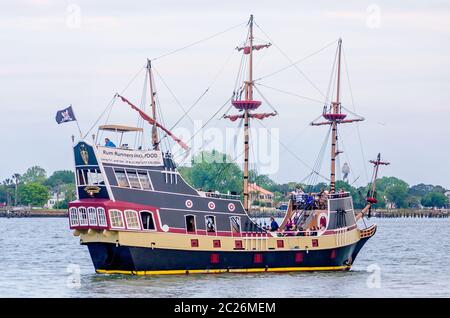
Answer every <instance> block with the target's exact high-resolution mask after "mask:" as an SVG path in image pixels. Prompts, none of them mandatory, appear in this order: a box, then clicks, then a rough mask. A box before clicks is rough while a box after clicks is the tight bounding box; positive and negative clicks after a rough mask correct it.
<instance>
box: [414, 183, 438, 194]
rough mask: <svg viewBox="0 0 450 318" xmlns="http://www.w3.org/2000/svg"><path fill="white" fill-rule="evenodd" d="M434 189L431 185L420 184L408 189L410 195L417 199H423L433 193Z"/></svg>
mask: <svg viewBox="0 0 450 318" xmlns="http://www.w3.org/2000/svg"><path fill="white" fill-rule="evenodd" d="M433 188H434V186H433V185H431V184H424V183H419V184H416V185H413V186H412V187H410V188H409V189H408V194H410V195H412V196H415V197H423V196H424V195H426V194H428V193H430V192H431V191H433Z"/></svg>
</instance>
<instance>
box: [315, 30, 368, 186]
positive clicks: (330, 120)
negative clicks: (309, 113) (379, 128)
mask: <svg viewBox="0 0 450 318" xmlns="http://www.w3.org/2000/svg"><path fill="white" fill-rule="evenodd" d="M341 51H342V39H339V41H338V52H337V54H338V63H337V81H336V83H337V87H336V99H335V101H334V102H331V107H330V109H329V112H328V108H327V107H326V105H325V107H324V111H323V114H322V116H323V117H324V118H325V119H326V121H325V122H312V123H311V125H312V126H322V125H331V169H330V170H331V171H330V193H335V192H336V157H337V156H338V155H339V154H340V153H342V151H339V150H338V148H337V140H338V136H337V127H338V125H339V124H348V123H353V122H357V121H363V120H364V118H362V117H359V116H357V117H359V118H353V119H345V118H346V117H347V115H346V114H344V113H342V107H341Z"/></svg>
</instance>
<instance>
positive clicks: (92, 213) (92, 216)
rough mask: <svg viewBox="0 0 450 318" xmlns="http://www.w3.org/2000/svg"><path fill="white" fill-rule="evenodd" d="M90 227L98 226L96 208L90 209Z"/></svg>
mask: <svg viewBox="0 0 450 318" xmlns="http://www.w3.org/2000/svg"><path fill="white" fill-rule="evenodd" d="M88 216H89V225H97V213H96V211H95V208H92V207H90V208H88Z"/></svg>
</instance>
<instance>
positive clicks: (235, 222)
mask: <svg viewBox="0 0 450 318" xmlns="http://www.w3.org/2000/svg"><path fill="white" fill-rule="evenodd" d="M230 223H231V233H233V234H240V233H241V218H240V217H239V216H232V217H230Z"/></svg>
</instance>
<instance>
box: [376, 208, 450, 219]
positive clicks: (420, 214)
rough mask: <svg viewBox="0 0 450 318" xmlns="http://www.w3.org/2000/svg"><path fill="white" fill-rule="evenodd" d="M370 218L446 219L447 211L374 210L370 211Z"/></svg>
mask: <svg viewBox="0 0 450 318" xmlns="http://www.w3.org/2000/svg"><path fill="white" fill-rule="evenodd" d="M372 216H373V217H377V218H448V216H449V210H444V209H442V210H425V209H424V210H415V209H391V210H374V211H372Z"/></svg>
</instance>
